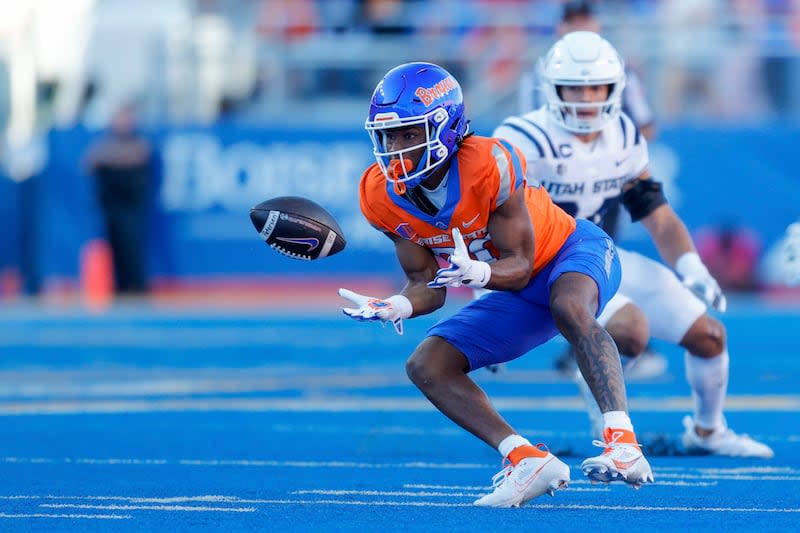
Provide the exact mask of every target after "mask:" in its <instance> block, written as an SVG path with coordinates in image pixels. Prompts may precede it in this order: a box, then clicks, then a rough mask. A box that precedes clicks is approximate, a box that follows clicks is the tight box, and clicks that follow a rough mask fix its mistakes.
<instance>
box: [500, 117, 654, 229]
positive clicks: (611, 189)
mask: <svg viewBox="0 0 800 533" xmlns="http://www.w3.org/2000/svg"><path fill="white" fill-rule="evenodd" d="M492 136H493V137H500V138H503V139H508V141H510V142H511V144H513V145H515V146H516V147H518V148H519V149H520V150H522V153H523V154H524V155H525V158H526V159H527V160H528V174H527V178H528V181H529V183H537V182H538V183H540V184H541V185H542V186H543V187H544V188H545V189H546V190H547V192H548V193H549V194H550V196H551V197H552V198H553V201H555V203H557V204H558V205H559V206H560V207H561V208H562V209H564V210H565V211H566V212H567V213H569V214H570V215H572V216H574V217H576V218H585V219H588V220H591V221H592V222H594V223H595V224H601V223H602V219H603V216H604V215H605V214H606V213H607V212H608V211H609V210H610V209H611V207H613V206H614V205H616V204H617V203H618V202H619V197H620V195H621V194H622V186H623V184H625V183H627V182H628V181H631V180H633V179H635V178H636V177H638V176H639V175H640V174H641V173H642V172H643V171H644V170H645V169H646V168H647V164H648V162H649V159H648V155H647V141H646V140H645V138H644V137H643V136H642V135H641V134H640V133H639V130H638V128H636V126H634V124H633V122H632V121H631V119H630V118H628V116H627V115H625V114H624V113H620V115H619V117H618V118H616V119H614V120H611V121H609V122H608V123H607V124H606V125H605V126H604V127H603V129H602V130H601V133H600V135H599V136H598V137H597V139H595V140H594V141H593V142H591V143H584V142H582V141H581V140H579V139H578V137H576V136H575V135H574V134H572V133H570V132H569V131H567V130H565V129H564V128H562V127H561V126H560V125H559V124H557V123H556V122H555V121H554V120H553V119H552V118H551V117H550V115H549V112H548V111H547V108H545V107H542V108H539V109H537V110H536V111H532V112H531V113H527V114H525V115H522V116H513V117H509V118H507V119H506V120H504V121H503V123H502V124H500V126H498V127H497V128H496V129H495V130H494V133H493V134H492Z"/></svg>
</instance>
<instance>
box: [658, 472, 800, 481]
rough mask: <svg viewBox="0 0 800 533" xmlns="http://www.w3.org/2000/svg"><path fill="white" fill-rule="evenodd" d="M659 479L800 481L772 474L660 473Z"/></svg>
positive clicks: (798, 477)
mask: <svg viewBox="0 0 800 533" xmlns="http://www.w3.org/2000/svg"><path fill="white" fill-rule="evenodd" d="M656 477H657V478H660V477H666V478H673V479H717V480H722V481H800V476H776V475H770V474H764V475H760V476H757V475H747V474H671V473H659V474H657V475H656Z"/></svg>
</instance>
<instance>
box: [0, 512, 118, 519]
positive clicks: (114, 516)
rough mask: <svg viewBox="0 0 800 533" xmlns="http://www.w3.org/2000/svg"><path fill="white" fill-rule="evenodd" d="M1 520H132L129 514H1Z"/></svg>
mask: <svg viewBox="0 0 800 533" xmlns="http://www.w3.org/2000/svg"><path fill="white" fill-rule="evenodd" d="M0 518H69V519H87V520H130V519H131V518H133V517H132V516H131V515H129V514H48V513H0Z"/></svg>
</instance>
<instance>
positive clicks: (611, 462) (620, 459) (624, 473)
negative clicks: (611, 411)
mask: <svg viewBox="0 0 800 533" xmlns="http://www.w3.org/2000/svg"><path fill="white" fill-rule="evenodd" d="M603 440H604V441H605V442H603V441H599V440H595V441H592V444H594V445H595V446H599V447H601V448H603V453H601V454H600V455H598V456H597V457H590V458H588V459H586V460H585V461H584V462H583V464H581V469H582V470H583V473H584V474H586V476H587V477H588V478H589V479H590V480H591V481H592V482H595V481H599V482H602V483H610V482H612V481H624V482H625V483H627V484H628V485H631V486H632V487H633V488H635V489H638V488H639V487H641V486H642V485H644V484H645V483H652V482H653V480H654V479H653V471H652V470H651V469H650V463H648V462H647V459H645V457H644V454H643V453H642V449H641V447H640V446H639V443H637V442H636V435H635V434H634V433H633V431H628V430H625V429H613V428H606V429H605V431H603Z"/></svg>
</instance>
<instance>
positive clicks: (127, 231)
mask: <svg viewBox="0 0 800 533" xmlns="http://www.w3.org/2000/svg"><path fill="white" fill-rule="evenodd" d="M153 161H154V159H153V147H152V146H151V144H150V142H149V141H148V140H147V139H146V138H145V137H144V136H143V135H142V134H141V133H140V132H139V131H138V129H137V121H136V112H135V110H134V108H133V107H132V106H131V105H124V106H122V107H121V108H120V109H119V110H118V111H117V112H116V113H115V114H114V117H113V118H112V121H111V127H110V129H109V131H108V132H107V133H105V134H104V135H102V136H101V137H100V138H99V139H97V140H96V141H95V142H94V143H93V144H92V145H91V146H90V147H89V149H88V151H87V154H86V165H87V167H88V168H87V170H88V172H89V174H90V175H91V176H92V177H93V178H94V182H95V190H96V193H97V201H98V204H99V206H100V210H101V214H102V216H103V221H104V223H105V231H106V236H107V238H108V241H109V245H110V246H111V254H112V258H113V263H114V280H115V289H116V293H117V294H120V295H136V294H142V293H144V292H145V291H146V289H147V279H146V274H145V255H144V251H145V243H146V238H145V236H146V231H145V230H146V227H147V220H146V213H147V206H148V202H147V199H148V191H149V190H150V184H151V180H152V179H153V172H154V164H153Z"/></svg>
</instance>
